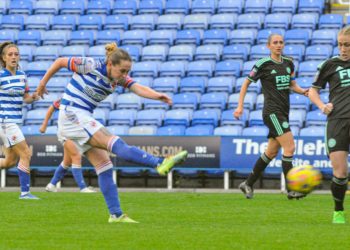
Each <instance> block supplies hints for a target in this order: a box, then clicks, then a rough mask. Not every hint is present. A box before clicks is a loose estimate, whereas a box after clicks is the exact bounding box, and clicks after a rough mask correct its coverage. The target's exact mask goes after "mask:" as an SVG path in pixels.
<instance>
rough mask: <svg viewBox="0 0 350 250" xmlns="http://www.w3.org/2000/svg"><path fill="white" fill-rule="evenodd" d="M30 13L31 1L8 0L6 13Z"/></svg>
mask: <svg viewBox="0 0 350 250" xmlns="http://www.w3.org/2000/svg"><path fill="white" fill-rule="evenodd" d="M32 13H33V3H32V1H23V0H22V1H21V0H14V1H11V2H10V5H9V8H8V14H18V15H31V14H32Z"/></svg>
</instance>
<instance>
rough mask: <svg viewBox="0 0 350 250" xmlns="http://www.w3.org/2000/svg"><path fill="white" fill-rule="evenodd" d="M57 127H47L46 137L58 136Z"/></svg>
mask: <svg viewBox="0 0 350 250" xmlns="http://www.w3.org/2000/svg"><path fill="white" fill-rule="evenodd" d="M57 131H58V128H57V126H47V128H46V131H45V134H46V135H57Z"/></svg>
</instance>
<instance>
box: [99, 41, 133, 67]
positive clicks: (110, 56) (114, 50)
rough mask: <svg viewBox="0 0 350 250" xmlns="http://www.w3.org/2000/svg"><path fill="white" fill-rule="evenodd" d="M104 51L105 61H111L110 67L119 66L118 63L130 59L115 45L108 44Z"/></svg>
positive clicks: (126, 53)
mask: <svg viewBox="0 0 350 250" xmlns="http://www.w3.org/2000/svg"><path fill="white" fill-rule="evenodd" d="M105 50H106V59H107V60H111V62H112V65H116V64H120V61H129V62H131V61H132V59H131V57H130V55H129V54H128V52H126V51H125V50H122V49H119V48H118V46H117V44H116V43H108V44H106V46H105Z"/></svg>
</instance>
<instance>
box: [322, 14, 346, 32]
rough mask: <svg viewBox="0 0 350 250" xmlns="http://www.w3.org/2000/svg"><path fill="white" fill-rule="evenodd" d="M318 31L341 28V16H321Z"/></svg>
mask: <svg viewBox="0 0 350 250" xmlns="http://www.w3.org/2000/svg"><path fill="white" fill-rule="evenodd" d="M318 27H319V29H341V28H342V27H343V15H340V14H324V15H321V17H320V20H319V23H318Z"/></svg>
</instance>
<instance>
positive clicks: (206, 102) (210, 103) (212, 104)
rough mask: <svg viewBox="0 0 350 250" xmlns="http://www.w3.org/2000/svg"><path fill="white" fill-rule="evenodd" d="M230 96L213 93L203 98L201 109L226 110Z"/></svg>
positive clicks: (204, 95) (200, 104)
mask: <svg viewBox="0 0 350 250" xmlns="http://www.w3.org/2000/svg"><path fill="white" fill-rule="evenodd" d="M227 99H228V94H227V93H223V92H211V93H206V94H203V95H202V96H201V100H200V103H199V106H200V108H201V109H206V108H211V109H219V110H224V109H225V108H226V105H227Z"/></svg>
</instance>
